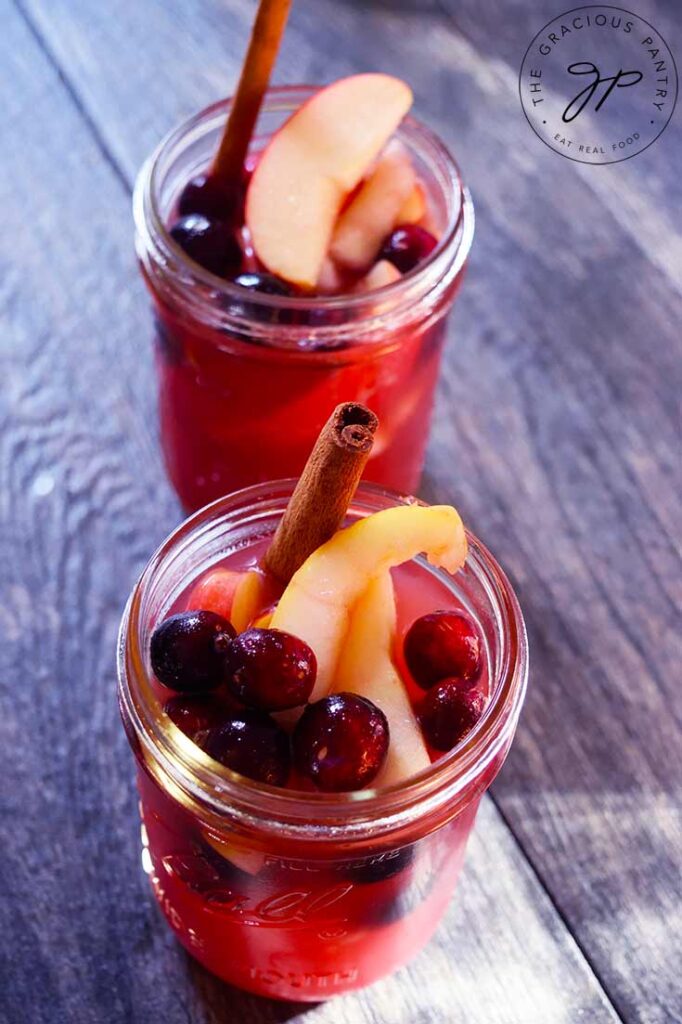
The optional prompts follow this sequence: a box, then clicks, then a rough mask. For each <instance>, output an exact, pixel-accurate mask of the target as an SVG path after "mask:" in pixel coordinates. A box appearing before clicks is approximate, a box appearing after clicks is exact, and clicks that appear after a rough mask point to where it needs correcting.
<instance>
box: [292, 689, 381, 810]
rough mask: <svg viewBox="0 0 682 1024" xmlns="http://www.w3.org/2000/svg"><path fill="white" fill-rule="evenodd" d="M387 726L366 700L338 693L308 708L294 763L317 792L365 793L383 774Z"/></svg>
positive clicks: (297, 735)
mask: <svg viewBox="0 0 682 1024" xmlns="http://www.w3.org/2000/svg"><path fill="white" fill-rule="evenodd" d="M388 743H389V731H388V722H387V721H386V716H385V715H384V713H383V711H381V710H380V709H379V708H378V707H377V706H376V705H375V704H373V703H372V702H371V701H369V700H366V699H365V698H364V697H358V696H356V695H355V694H353V693H334V694H331V695H330V696H329V697H323V699H322V700H318V701H317V702H316V703H315V704H309V705H308V707H307V708H306V709H305V711H304V712H303V714H302V715H301V717H300V719H299V721H298V723H297V725H296V729H295V730H294V736H293V748H294V764H295V766H296V768H297V770H298V771H299V772H300V773H301V774H302V775H304V776H306V777H307V778H309V779H311V780H312V781H313V782H314V783H315V785H316V786H317V787H318V789H322V790H324V791H326V792H329V793H342V792H348V791H350V790H355V789H361V788H362V787H363V786H366V785H368V784H369V783H370V782H372V781H373V780H374V779H375V778H376V776H377V775H378V773H379V770H380V769H381V766H382V765H383V763H384V761H385V759H386V754H387V752H388Z"/></svg>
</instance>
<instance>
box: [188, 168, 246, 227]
mask: <svg viewBox="0 0 682 1024" xmlns="http://www.w3.org/2000/svg"><path fill="white" fill-rule="evenodd" d="M244 194H245V190H244V185H243V184H242V183H241V182H239V184H237V185H236V186H231V187H226V186H225V185H223V184H220V183H218V182H217V181H216V179H215V178H214V177H212V176H211V175H209V174H197V176H196V177H195V178H192V179H191V180H190V181H188V182H187V184H186V185H185V187H184V188H183V190H182V192H181V193H180V198H179V200H178V213H179V215H180V216H181V217H186V216H188V215H189V214H192V213H198V214H201V216H202V217H206V218H208V220H223V221H229V222H230V223H231V224H236V223H238V222H239V221H241V220H243V210H244Z"/></svg>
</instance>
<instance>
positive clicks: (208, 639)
mask: <svg viewBox="0 0 682 1024" xmlns="http://www.w3.org/2000/svg"><path fill="white" fill-rule="evenodd" d="M234 636H236V633H235V630H234V628H233V626H232V624H231V623H230V622H228V621H227V619H224V618H223V617H222V615H216V614H215V613H214V612H205V611H198V612H181V613H180V614H179V615H171V617H170V618H169V619H166V620H165V621H164V622H162V623H161V625H159V626H157V627H156V629H155V630H154V632H153V634H152V640H151V645H150V655H151V662H152V668H153V670H154V674H155V675H156V678H157V679H158V680H159V682H160V683H163V685H164V686H167V687H168V688H169V689H171V690H177V691H178V692H179V693H201V692H202V691H204V690H214V689H215V688H216V686H220V684H221V683H222V682H223V679H224V677H225V650H226V648H227V646H228V644H229V642H230V641H231V640H232V639H233V637H234Z"/></svg>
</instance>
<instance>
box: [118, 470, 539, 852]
mask: <svg viewBox="0 0 682 1024" xmlns="http://www.w3.org/2000/svg"><path fill="white" fill-rule="evenodd" d="M295 483H296V481H294V480H282V481H274V482H272V483H268V484H257V485H255V486H252V487H248V488H245V489H243V490H241V491H237V492H235V493H234V494H231V495H227V496H226V497H223V498H220V499H218V500H217V501H215V502H213V503H212V504H210V505H207V506H205V507H204V508H203V509H200V510H199V511H198V512H196V513H194V515H192V516H190V517H189V518H188V519H186V520H185V521H184V522H183V523H182V524H181V525H180V526H179V527H177V528H176V530H174V531H173V532H172V533H171V534H170V536H169V537H168V538H167V539H166V540H165V541H164V542H163V543H162V544H161V545H160V546H159V548H157V550H156V552H155V553H154V555H152V557H151V559H150V560H149V562H148V563H147V566H146V568H145V569H144V571H143V572H142V574H141V576H140V578H139V580H138V581H137V583H136V585H135V587H134V588H133V591H132V593H131V595H130V598H129V601H128V603H127V606H126V609H125V612H124V615H123V618H122V621H121V628H120V632H119V641H118V679H119V699H120V702H121V705H122V709H123V712H124V717H125V716H126V715H127V719H128V721H129V722H130V723H131V724H132V728H133V731H134V734H135V736H136V738H137V740H138V741H139V743H140V745H141V747H142V752H143V756H144V757H145V758H147V759H151V761H152V763H153V764H154V765H155V766H156V767H158V768H160V769H161V772H162V774H163V776H164V779H166V780H170V783H171V784H172V786H173V789H174V790H176V791H179V792H182V793H183V794H187V795H188V796H189V798H190V799H192V800H193V801H194V802H198V803H199V804H200V805H201V806H202V808H203V809H204V810H205V811H206V812H207V814H209V815H213V818H214V820H215V821H216V822H222V823H223V824H224V823H225V819H226V818H228V819H230V820H232V821H233V822H239V823H240V824H241V825H242V826H244V827H247V826H249V825H250V826H252V827H256V826H257V827H258V828H260V829H262V828H263V827H264V824H265V827H266V828H268V827H269V828H271V829H273V830H276V831H277V832H278V834H280V835H282V834H286V835H287V836H289V837H294V838H296V837H299V838H306V839H309V838H310V836H311V830H312V831H313V832H314V834H315V837H316V838H317V839H325V838H329V839H334V840H336V841H338V840H339V837H343V838H345V839H347V840H349V841H350V840H352V839H353V838H358V837H364V836H366V834H367V828H368V826H369V825H371V828H372V832H373V834H379V833H386V832H393V831H395V830H397V829H400V828H402V827H405V826H407V825H408V824H409V823H410V822H412V821H413V820H414V819H415V817H421V816H422V815H423V814H425V813H427V812H429V811H434V812H437V811H438V810H439V809H442V808H444V807H446V806H448V805H449V804H451V803H452V802H453V801H454V800H455V798H456V797H457V796H458V795H459V794H461V793H462V792H463V791H464V790H465V789H466V788H467V786H468V784H469V783H470V782H472V781H473V780H474V779H475V778H476V777H478V776H479V775H480V773H481V772H482V771H484V770H485V768H486V767H487V765H488V764H490V763H491V762H492V761H493V760H494V759H495V758H496V756H497V755H498V754H499V753H500V752H502V751H504V750H505V749H506V746H507V745H508V743H509V741H510V739H511V736H512V735H513V732H514V729H515V727H516V723H517V720H518V716H519V714H520V710H521V705H522V703H523V699H524V695H525V689H526V684H527V676H528V645H527V639H526V632H525V625H524V621H523V616H522V613H521V609H520V607H519V604H518V601H517V598H516V595H515V594H514V591H513V589H512V587H511V584H510V583H509V580H508V579H507V577H506V575H505V574H504V572H503V570H502V569H501V568H500V566H499V565H498V563H497V562H496V560H495V559H494V558H493V556H492V555H491V553H490V552H489V551H488V549H487V548H486V547H485V546H484V545H483V544H482V543H481V542H480V541H479V540H478V539H477V538H476V537H475V536H474V535H473V534H471V533H470V532H469V531H467V538H468V541H469V555H468V558H467V564H468V565H469V567H470V568H472V569H473V570H474V571H475V572H476V573H477V578H478V579H479V581H481V582H482V584H483V586H484V588H485V590H486V596H487V597H488V599H490V601H491V604H492V605H493V608H494V612H495V617H496V620H497V625H498V626H501V627H502V631H501V634H500V636H501V641H502V643H501V655H500V660H499V670H498V672H497V673H496V675H497V678H496V679H495V680H494V685H493V686H492V687H491V697H490V700H489V701H488V705H487V707H486V710H485V713H484V715H483V716H482V718H481V720H480V721H479V722H478V724H477V725H476V727H475V728H474V729H473V730H472V731H471V732H470V733H469V734H468V735H467V736H466V737H465V739H464V740H463V742H462V743H461V744H459V745H458V746H457V747H456V748H455V749H454V750H453V751H451V752H450V753H448V754H444V755H443V756H442V757H441V758H439V759H438V760H437V761H434V762H433V763H432V764H431V765H429V766H428V767H427V768H424V769H423V770H422V771H421V772H419V773H417V774H416V775H414V776H411V777H410V778H409V779H406V780H403V781H401V782H398V783H395V784H393V785H391V786H386V787H382V788H378V789H365V790H360V791H358V792H354V793H308V792H302V791H298V790H288V789H282V788H277V787H274V786H270V785H267V784H265V783H260V782H256V781H254V780H251V779H248V778H245V777H244V776H241V775H238V774H237V773H235V772H233V771H231V770H230V769H228V768H225V767H223V766H221V765H218V764H217V763H216V762H215V761H213V760H212V759H211V758H209V757H208V755H206V754H205V753H204V752H203V751H202V750H201V749H200V748H199V747H198V746H196V744H194V743H192V741H191V740H189V739H188V737H186V736H184V734H183V733H181V732H180V730H179V729H177V727H175V726H174V724H173V723H172V722H171V721H170V719H169V718H168V716H166V715H164V713H163V710H162V708H161V705H160V703H159V701H158V697H156V696H155V695H154V692H153V690H152V688H151V681H150V678H149V676H150V673H149V671H148V668H147V663H148V657H147V652H146V651H145V650H143V649H142V645H141V636H142V632H143V629H144V623H143V621H142V619H143V614H142V612H143V603H144V599H145V596H146V593H147V592H148V589H149V587H150V586H151V584H152V581H153V580H154V577H155V575H156V574H157V573H159V572H160V571H161V570H162V568H163V566H164V563H165V562H166V563H167V561H168V560H169V559H171V558H172V557H173V556H174V555H177V553H178V551H179V550H182V546H183V545H188V544H189V543H190V542H192V541H193V542H197V541H199V540H201V537H202V531H203V533H204V535H205V532H206V531H207V529H208V528H210V527H211V525H212V524H213V526H215V525H216V524H220V525H222V526H225V527H227V529H229V528H230V526H231V525H234V526H237V525H238V524H239V523H240V522H243V520H244V518H245V516H246V515H247V513H249V514H254V515H255V516H258V515H263V510H264V508H265V507H266V505H267V503H268V502H270V503H271V505H270V507H271V508H272V507H274V505H272V503H273V502H274V503H277V502H279V503H280V505H281V503H282V501H284V502H285V503H286V500H287V499H288V496H289V495H290V494H291V491H292V490H293V487H294V485H295ZM356 499H357V500H356V501H355V502H354V503H353V506H352V508H354V509H355V510H359V514H360V515H362V514H363V512H364V514H370V511H376V510H377V509H376V508H375V507H373V505H372V503H374V505H377V503H378V505H379V507H388V505H396V504H404V505H409V504H415V503H418V504H424V503H423V502H419V501H418V500H417V499H415V498H413V497H410V496H406V495H399V494H397V493H395V492H392V491H390V490H386V489H384V488H381V487H378V486H376V485H373V484H366V483H362V484H361V485H360V488H359V490H358V494H357V496H356ZM363 502H364V504H363ZM435 572H436V575H437V574H438V573H439V572H442V570H435ZM444 575H445V576H447V574H444ZM498 632H499V631H498Z"/></svg>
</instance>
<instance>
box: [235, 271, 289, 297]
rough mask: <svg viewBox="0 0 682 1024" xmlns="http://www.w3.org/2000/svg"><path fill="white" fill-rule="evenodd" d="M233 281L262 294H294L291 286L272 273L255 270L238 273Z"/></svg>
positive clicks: (287, 295)
mask: <svg viewBox="0 0 682 1024" xmlns="http://www.w3.org/2000/svg"><path fill="white" fill-rule="evenodd" d="M234 283H235V284H238V285H239V287H240V288H248V290H249V291H251V292H261V293H262V294H263V295H283V296H286V297H291V296H292V295H293V294H294V292H293V290H292V288H291V287H290V286H289V285H288V284H287V283H286V281H282V279H281V278H280V277H274V276H273V275H272V274H260V273H256V271H251V272H249V273H247V274H238V275H237V277H235V279H234Z"/></svg>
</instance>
